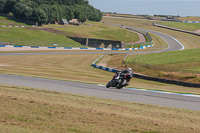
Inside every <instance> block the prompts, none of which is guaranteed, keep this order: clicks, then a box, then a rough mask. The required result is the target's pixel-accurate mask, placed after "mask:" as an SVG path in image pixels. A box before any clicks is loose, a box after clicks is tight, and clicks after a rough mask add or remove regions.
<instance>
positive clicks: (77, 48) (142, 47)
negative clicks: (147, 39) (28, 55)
mask: <svg viewBox="0 0 200 133" xmlns="http://www.w3.org/2000/svg"><path fill="white" fill-rule="evenodd" d="M152 46H153V44H150V45H146V46H141V47H139V48H84V47H80V48H79V47H39V46H17V45H14V46H13V45H0V47H7V48H46V49H68V50H140V49H146V48H149V47H152Z"/></svg>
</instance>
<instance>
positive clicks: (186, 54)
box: [127, 49, 200, 65]
mask: <svg viewBox="0 0 200 133" xmlns="http://www.w3.org/2000/svg"><path fill="white" fill-rule="evenodd" d="M199 57H200V49H193V50H183V51H175V52H165V53H157V54H148V55H133V56H130V57H129V58H128V59H127V63H131V62H139V63H144V64H150V65H170V64H171V65H176V64H180V63H192V62H200V58H199Z"/></svg>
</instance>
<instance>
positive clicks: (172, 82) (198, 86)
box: [91, 55, 200, 88]
mask: <svg viewBox="0 0 200 133" xmlns="http://www.w3.org/2000/svg"><path fill="white" fill-rule="evenodd" d="M104 56H105V55H103V56H101V57H99V58H98V59H97V60H95V61H94V62H93V63H92V64H91V66H92V67H94V68H97V69H101V70H105V71H109V72H113V73H115V72H116V71H120V70H117V69H113V68H109V67H103V66H99V65H96V63H97V62H98V61H99V60H100V59H102V58H103V57H104ZM133 77H135V78H139V79H144V80H149V81H156V82H160V83H167V84H174V85H179V86H184V87H194V88H200V84H196V83H188V82H183V81H177V80H170V79H162V78H155V77H150V76H146V75H141V74H136V73H134V74H133Z"/></svg>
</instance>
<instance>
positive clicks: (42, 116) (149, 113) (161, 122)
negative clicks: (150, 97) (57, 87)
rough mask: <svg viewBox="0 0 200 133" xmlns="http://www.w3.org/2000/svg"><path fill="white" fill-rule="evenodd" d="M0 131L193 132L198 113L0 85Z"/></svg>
mask: <svg viewBox="0 0 200 133" xmlns="http://www.w3.org/2000/svg"><path fill="white" fill-rule="evenodd" d="M0 92H1V95H0V102H1V108H0V131H1V132H33V133H40V132H52V133H55V132H69V133H74V132H76V133H91V132H95V133H102V132H107V133H112V132H117V133H118V132H119V133H127V132H134V133H152V132H154V133H158V132H162V133H168V132H182V133H188V132H190V133H193V132H194V133H195V132H199V131H200V127H199V125H198V124H199V123H200V113H199V112H195V111H188V110H182V109H173V108H165V107H159V106H153V105H146V104H138V103H131V102H121V101H114V100H106V99H102V98H95V97H87V96H81V95H75V94H66V93H59V92H54V91H45V90H38V89H32V88H25V87H16V86H8V85H0Z"/></svg>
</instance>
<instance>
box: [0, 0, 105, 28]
mask: <svg viewBox="0 0 200 133" xmlns="http://www.w3.org/2000/svg"><path fill="white" fill-rule="evenodd" d="M0 13H4V14H8V13H12V14H13V16H14V17H15V18H17V19H20V20H23V21H31V22H34V23H35V22H37V23H39V24H47V23H54V22H55V21H57V22H59V21H60V20H61V19H67V20H70V19H72V18H76V19H78V20H79V21H81V22H85V21H86V20H87V19H88V20H91V21H100V20H101V18H102V13H101V11H100V10H98V9H96V8H94V7H93V6H91V5H89V2H88V0H0Z"/></svg>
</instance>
